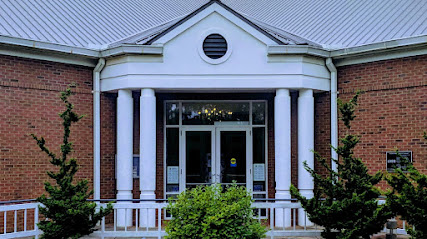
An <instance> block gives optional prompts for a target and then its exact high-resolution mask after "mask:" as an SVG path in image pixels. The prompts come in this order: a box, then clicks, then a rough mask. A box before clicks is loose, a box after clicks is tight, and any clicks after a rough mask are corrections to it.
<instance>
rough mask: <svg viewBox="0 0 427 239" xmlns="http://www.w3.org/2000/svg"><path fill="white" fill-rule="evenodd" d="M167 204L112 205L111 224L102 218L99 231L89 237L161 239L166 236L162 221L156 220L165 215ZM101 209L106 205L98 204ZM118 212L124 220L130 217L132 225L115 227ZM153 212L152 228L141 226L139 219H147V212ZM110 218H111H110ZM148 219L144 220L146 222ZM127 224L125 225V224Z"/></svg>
mask: <svg viewBox="0 0 427 239" xmlns="http://www.w3.org/2000/svg"><path fill="white" fill-rule="evenodd" d="M167 205H168V204H167V203H115V204H113V208H114V210H113V218H112V220H113V221H112V222H111V223H108V224H107V223H106V221H107V219H108V216H107V219H106V218H105V217H104V218H102V221H101V226H100V228H99V230H97V231H95V232H93V233H92V234H91V236H96V237H100V238H104V237H142V238H144V237H157V238H162V237H163V236H166V232H165V230H164V228H163V227H162V221H163V220H158V219H159V218H162V216H163V215H164V213H165V208H166V206H167ZM100 206H101V207H106V204H100ZM119 210H122V212H123V213H124V214H125V215H124V218H128V215H127V214H128V213H130V215H132V225H130V226H128V225H125V226H124V227H119V226H118V225H117V221H118V220H117V216H118V212H119ZM149 210H150V211H152V210H154V211H155V215H156V218H157V220H156V223H155V224H154V225H155V226H154V227H152V226H151V227H149V226H148V224H146V225H143V224H142V223H140V221H141V219H143V218H144V217H145V216H146V217H148V216H149V214H150V213H148V211H149ZM110 217H111V216H110ZM148 220H149V219H148V218H146V221H148ZM125 224H127V223H125Z"/></svg>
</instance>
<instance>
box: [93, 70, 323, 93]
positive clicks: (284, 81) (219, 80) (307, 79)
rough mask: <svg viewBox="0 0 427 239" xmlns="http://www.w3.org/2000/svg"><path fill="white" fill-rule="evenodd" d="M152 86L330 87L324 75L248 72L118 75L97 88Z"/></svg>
mask: <svg viewBox="0 0 427 239" xmlns="http://www.w3.org/2000/svg"><path fill="white" fill-rule="evenodd" d="M141 88H153V89H156V90H174V91H179V90H192V91H194V90H204V89H205V90H214V91H218V90H229V89H232V90H242V91H245V90H251V89H255V90H263V89H269V90H271V89H277V88H287V89H313V90H321V91H329V90H330V80H329V77H328V78H320V77H314V76H311V75H303V74H295V75H291V74H271V75H265V74H248V75H238V74H236V75H195V74H174V75H154V74H150V75H138V74H135V75H121V76H116V77H110V78H103V79H102V80H101V91H113V90H119V89H141Z"/></svg>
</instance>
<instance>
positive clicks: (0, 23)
mask: <svg viewBox="0 0 427 239" xmlns="http://www.w3.org/2000/svg"><path fill="white" fill-rule="evenodd" d="M208 2H209V1H208V0H161V1H152V0H120V1H117V0H78V1H76V0H61V1H58V0H0V35H3V36H11V37H17V38H23V39H30V40H35V41H41V42H50V43H56V44H62V45H67V46H77V47H84V48H93V49H98V48H106V47H107V46H108V45H109V46H117V45H120V44H126V43H128V44H147V43H148V42H149V41H150V40H152V39H153V38H154V37H156V36H157V35H158V34H161V33H162V32H163V31H165V30H167V29H168V28H170V27H172V26H173V25H174V24H176V23H178V22H179V21H180V20H181V19H183V18H185V16H187V15H188V14H191V13H192V12H194V11H195V10H196V9H198V8H200V7H201V6H203V5H204V4H207V3H208ZM221 2H222V3H224V4H225V5H226V6H228V7H230V8H231V9H232V10H234V11H236V12H237V13H239V14H241V15H242V16H244V17H245V18H247V19H249V20H250V22H252V23H254V24H255V25H256V26H258V27H259V28H260V29H262V30H264V31H265V32H266V33H268V34H270V35H272V36H273V37H275V38H277V39H278V40H279V41H281V42H283V43H284V44H297V45H298V44H309V45H316V43H317V44H320V45H322V46H324V47H325V48H334V49H339V48H347V47H354V46H360V45H365V44H371V43H376V42H384V41H389V40H394V39H400V38H407V37H413V36H421V35H427V14H426V12H427V1H426V0H405V1H402V0H357V1H354V0H222V1H221ZM307 39H308V40H307Z"/></svg>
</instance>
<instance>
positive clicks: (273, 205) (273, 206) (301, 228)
mask: <svg viewBox="0 0 427 239" xmlns="http://www.w3.org/2000/svg"><path fill="white" fill-rule="evenodd" d="M252 206H253V207H254V208H256V209H255V211H256V214H257V216H256V218H257V219H258V220H259V221H260V222H261V223H263V220H264V223H266V224H267V225H268V227H269V228H268V229H269V231H268V232H267V237H270V238H275V237H294V236H295V237H319V236H320V233H321V232H322V230H321V229H320V228H318V227H317V226H316V225H310V226H308V224H309V223H308V219H307V214H306V213H304V218H300V219H299V220H300V221H299V223H298V224H299V225H298V224H297V214H298V212H297V209H302V207H301V204H300V203H295V202H265V203H259V202H258V203H257V202H256V203H253V204H252ZM267 218H268V220H266V219H267ZM279 220H280V222H279ZM288 220H290V222H289V221H288ZM287 221H288V222H287ZM286 222H287V223H286Z"/></svg>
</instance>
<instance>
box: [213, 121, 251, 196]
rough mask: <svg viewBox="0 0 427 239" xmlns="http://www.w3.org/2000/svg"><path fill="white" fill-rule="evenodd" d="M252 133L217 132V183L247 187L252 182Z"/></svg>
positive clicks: (241, 130)
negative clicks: (250, 135) (234, 183)
mask: <svg viewBox="0 0 427 239" xmlns="http://www.w3.org/2000/svg"><path fill="white" fill-rule="evenodd" d="M249 134H250V131H249V130H247V129H245V128H242V129H237V130H236V129H231V128H229V129H227V128H217V132H216V156H217V157H216V158H217V161H216V169H217V170H216V171H217V175H216V176H217V183H220V184H222V185H229V184H232V183H233V182H236V184H237V185H242V186H246V187H248V188H250V187H249V185H248V184H247V183H248V182H250V181H251V180H250V178H249V176H250V170H248V169H250V168H251V167H250V166H249V165H250V161H251V160H249V158H250V155H251V154H250V150H249V149H250V148H251V147H250V145H248V144H249V143H250V140H248V139H249Z"/></svg>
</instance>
